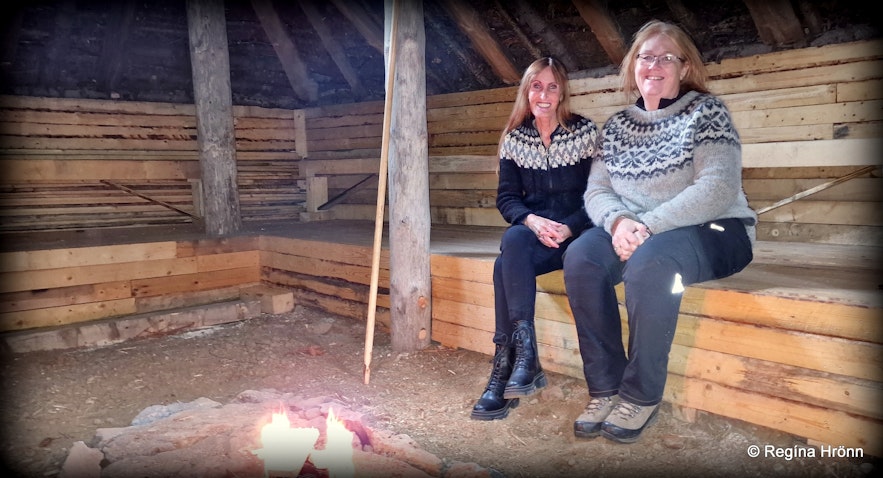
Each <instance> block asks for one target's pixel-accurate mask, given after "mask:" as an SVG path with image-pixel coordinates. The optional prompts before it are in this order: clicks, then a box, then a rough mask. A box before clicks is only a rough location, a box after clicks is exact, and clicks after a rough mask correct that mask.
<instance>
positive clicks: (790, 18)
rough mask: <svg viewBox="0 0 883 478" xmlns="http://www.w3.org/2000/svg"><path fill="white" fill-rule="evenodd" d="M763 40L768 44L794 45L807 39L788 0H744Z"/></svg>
mask: <svg viewBox="0 0 883 478" xmlns="http://www.w3.org/2000/svg"><path fill="white" fill-rule="evenodd" d="M744 1H745V6H746V7H748V11H749V12H750V13H751V18H752V19H754V25H755V26H756V27H757V33H758V35H760V39H761V41H763V42H764V43H766V44H767V45H775V46H783V45H793V44H797V43H799V42H802V41H804V40H805V37H804V35H803V27H802V26H801V25H800V20H798V19H797V15H796V14H795V13H794V7H792V6H791V2H790V1H788V0H744Z"/></svg>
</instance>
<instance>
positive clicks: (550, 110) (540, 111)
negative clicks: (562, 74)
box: [527, 67, 561, 120]
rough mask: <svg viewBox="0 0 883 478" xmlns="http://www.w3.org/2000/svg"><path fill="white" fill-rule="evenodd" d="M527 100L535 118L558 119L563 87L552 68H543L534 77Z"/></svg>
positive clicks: (528, 90)
mask: <svg viewBox="0 0 883 478" xmlns="http://www.w3.org/2000/svg"><path fill="white" fill-rule="evenodd" d="M527 101H528V103H530V112H531V113H533V115H534V117H535V118H538V119H551V120H557V116H556V111H557V110H558V103H559V102H560V101H561V89H560V87H559V85H558V82H557V81H556V80H555V75H554V74H552V68H550V67H546V68H543V69H542V70H541V71H540V72H539V73H537V75H536V76H534V77H533V79H532V80H531V81H530V85H529V86H528V89H527Z"/></svg>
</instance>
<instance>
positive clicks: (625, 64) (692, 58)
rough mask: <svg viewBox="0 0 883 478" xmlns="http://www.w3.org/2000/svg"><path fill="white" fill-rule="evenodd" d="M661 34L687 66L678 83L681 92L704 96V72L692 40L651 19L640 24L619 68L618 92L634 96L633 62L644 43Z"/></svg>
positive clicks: (678, 29) (685, 34) (681, 31)
mask: <svg viewBox="0 0 883 478" xmlns="http://www.w3.org/2000/svg"><path fill="white" fill-rule="evenodd" d="M659 35H663V36H666V37H668V39H669V40H671V41H672V42H674V44H675V45H676V46H677V47H678V49H679V50H681V53H680V57H681V58H682V59H683V61H684V63H686V64H687V65H689V66H690V68H688V69H687V75H686V76H685V77H684V79H683V80H681V89H682V90H684V89H687V90H696V91H698V92H700V93H708V87H707V86H706V82H707V81H708V70H707V69H706V68H705V63H704V62H703V61H702V55H701V54H700V53H699V49H698V48H696V44H695V43H694V42H693V39H692V38H690V36H689V35H688V34H687V32H685V31H684V30H683V29H681V27H679V26H677V25H674V24H671V23H666V22H662V21H659V20H651V21H649V22H647V23H645V24H644V26H642V27H641V29H640V30H638V32H637V33H635V37H634V39H633V40H632V46H631V48H629V51H628V53H626V55H625V58H623V59H622V64H621V65H620V67H619V76H620V81H621V82H622V91H623V92H625V94H626V95H629V94H631V93H634V92H635V91H637V90H638V85H637V83H635V63H637V60H638V51H639V50H640V48H641V46H642V45H644V42H646V41H647V40H649V39H650V38H652V37H655V36H659Z"/></svg>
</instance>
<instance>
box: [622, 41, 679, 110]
mask: <svg viewBox="0 0 883 478" xmlns="http://www.w3.org/2000/svg"><path fill="white" fill-rule="evenodd" d="M681 58H683V52H681V51H680V50H678V47H677V46H676V45H675V43H674V42H673V41H671V40H670V39H669V38H668V37H667V36H664V35H657V36H654V37H650V38H648V39H647V41H645V42H644V44H642V45H641V48H640V49H638V59H637V60H636V61H635V83H636V84H637V85H638V91H640V92H641V97H643V98H644V103H645V104H647V106H648V107H651V108H652V109H656V108H657V107H658V105H659V100H660V99H662V98H676V97H677V96H678V92H679V90H680V87H681V80H683V79H684V77H685V76H686V75H687V69H688V68H689V65H687V64H686V63H684V60H681Z"/></svg>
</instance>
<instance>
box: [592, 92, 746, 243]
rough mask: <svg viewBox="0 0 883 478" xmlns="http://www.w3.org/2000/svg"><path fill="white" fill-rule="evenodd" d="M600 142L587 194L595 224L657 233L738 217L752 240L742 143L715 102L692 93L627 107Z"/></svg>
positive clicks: (727, 115)
mask: <svg viewBox="0 0 883 478" xmlns="http://www.w3.org/2000/svg"><path fill="white" fill-rule="evenodd" d="M602 137H603V144H602V154H601V158H600V161H599V162H598V163H596V164H595V165H593V167H592V171H591V175H590V177H589V184H588V188H587V190H586V194H585V200H586V210H587V212H588V214H589V217H590V218H591V219H592V221H593V222H595V224H599V225H604V227H605V228H606V229H607V230H608V231H609V230H610V227H611V226H612V224H613V222H614V221H615V220H616V218H618V217H620V216H626V217H631V218H633V219H636V220H639V221H641V222H643V223H644V224H647V226H648V227H650V229H651V230H652V231H654V232H655V233H659V232H664V231H667V230H671V229H675V228H678V227H684V226H689V225H695V224H702V223H705V222H708V221H711V220H715V219H724V218H734V217H735V218H740V219H742V220H743V222H744V223H745V225H746V226H748V227H749V234H750V235H751V236H752V240H753V235H754V232H755V231H754V224H755V223H756V221H757V215H756V214H755V213H754V211H753V210H752V209H751V208H750V207H749V206H748V200H747V198H746V197H745V194H744V192H743V190H742V150H741V142H740V139H739V134H738V132H737V131H736V128H735V126H734V125H733V122H732V119H731V117H730V113H729V111H728V110H727V108H726V106H725V105H724V103H723V102H722V101H720V99H718V98H717V97H715V96H713V95H710V94H704V93H698V92H695V91H691V92H688V93H686V94H685V95H683V96H682V97H681V98H680V99H678V100H677V101H675V102H674V103H672V104H671V105H669V106H667V107H665V108H662V109H659V110H654V111H646V110H643V109H641V108H639V107H637V106H631V107H629V108H627V109H625V110H623V111H620V112H619V113H616V114H614V115H613V116H611V117H610V119H609V120H608V121H607V123H605V125H604V130H603V134H602Z"/></svg>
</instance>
